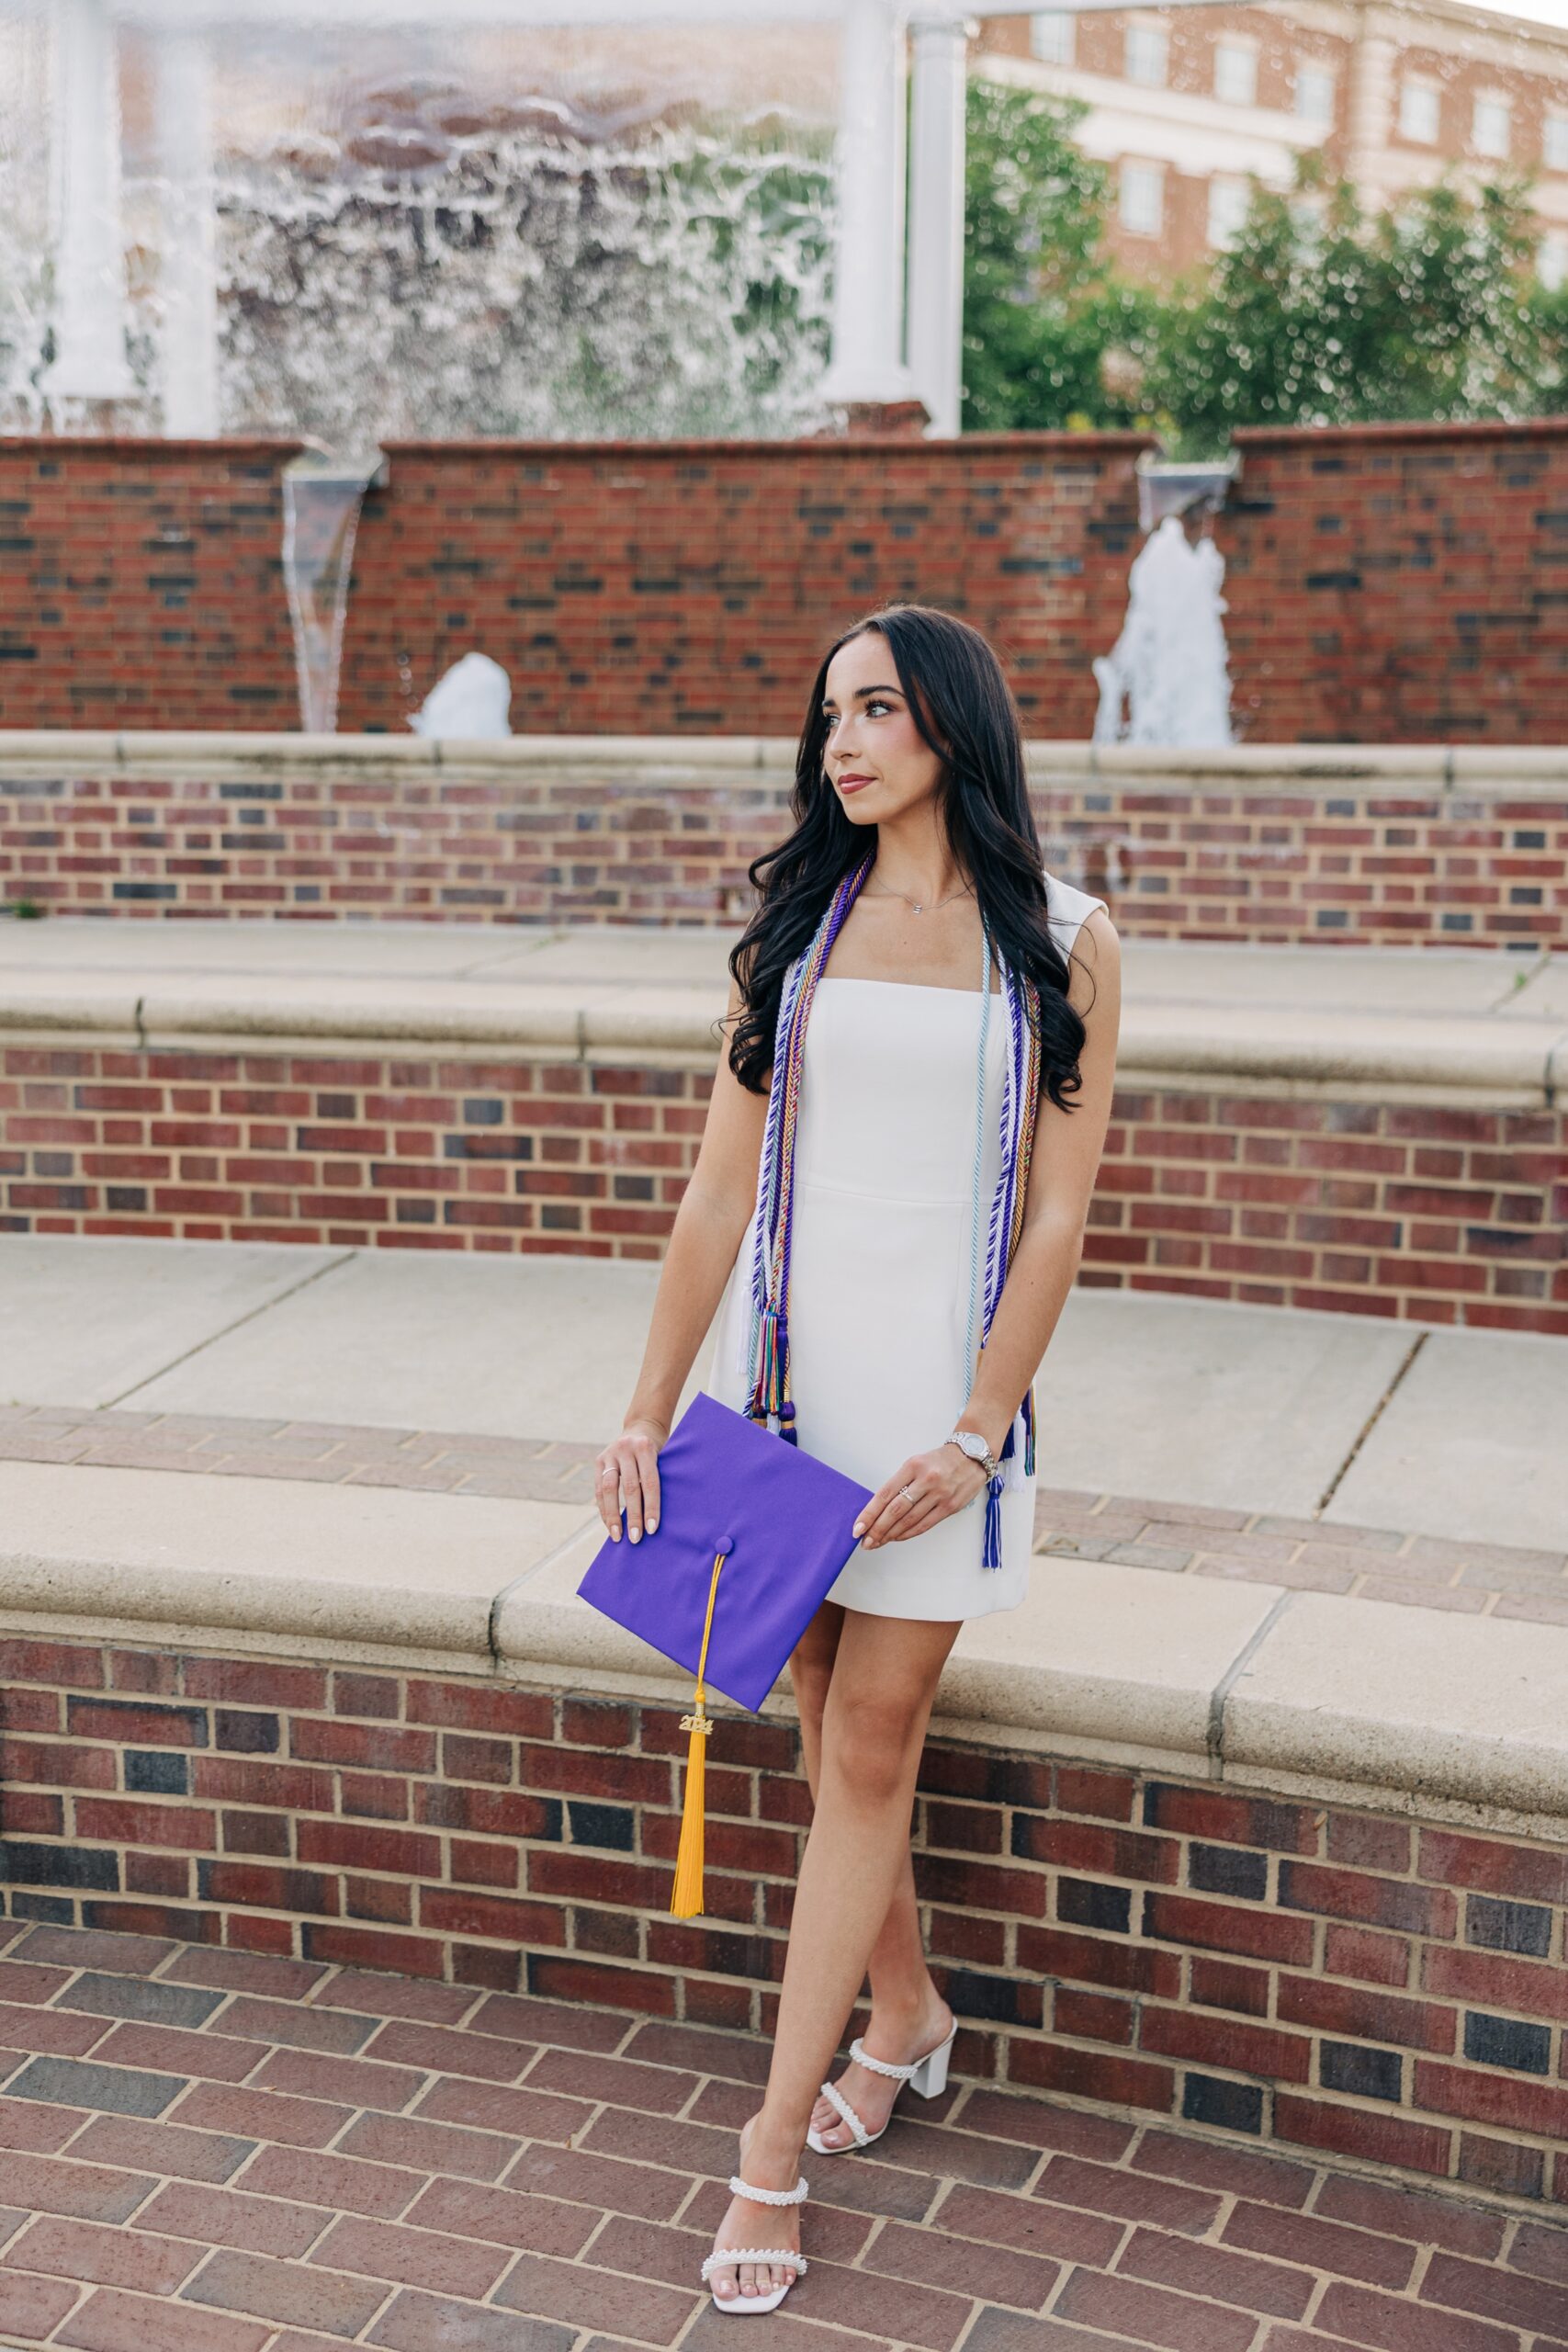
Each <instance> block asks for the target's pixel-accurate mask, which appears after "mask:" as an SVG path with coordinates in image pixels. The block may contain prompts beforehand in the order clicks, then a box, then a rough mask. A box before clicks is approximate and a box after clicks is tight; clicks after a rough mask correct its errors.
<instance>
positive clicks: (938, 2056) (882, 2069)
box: [806, 2018, 958, 2156]
mask: <svg viewBox="0 0 1568 2352" xmlns="http://www.w3.org/2000/svg"><path fill="white" fill-rule="evenodd" d="M957 2031H958V2019H957V2018H953V2023H952V2024H951V2025H950V2026H949V2028H948V2030H947V2038H946V2040H945V2041H939V2042H938V2043H937V2045H936V2048H935V2049H934V2050H928V2051H927V2052H926V2054H925V2056H924V2057H923V2058H912V2059H911V2060H910V2061H909V2064H908V2065H907V2066H895V2065H892V2064H890V2063H889V2062H888V2060H887V2059H886V2058H873V2057H870V2056H869V2055H868V2054H867V2052H866V2049H865V2045H864V2044H863V2041H861V2038H860V2036H859V2034H858V2033H857V2034H856V2036H855V2038H854V2040H853V2041H852V2042H851V2044H850V2056H851V2057H852V2059H853V2060H854V2062H855V2064H857V2065H859V2066H865V2067H867V2068H869V2070H870V2071H871V2073H872V2074H874V2075H892V2077H893V2079H894V2080H895V2082H899V2083H908V2086H909V2088H910V2089H911V2090H913V2091H919V2095H920V2097H921V2098H936V2097H937V2095H938V2093H939V2092H941V2091H944V2090H945V2089H946V2088H947V2062H948V2059H949V2057H950V2055H951V2054H952V2051H953V2039H954V2036H955V2035H956V2034H957ZM822 2096H823V2097H824V2098H826V2099H829V2100H830V2101H831V2103H832V2105H833V2106H834V2107H836V2108H837V2109H838V2110H839V2113H840V2115H841V2116H842V2117H843V2119H844V2121H845V2122H846V2123H847V2124H848V2125H849V2127H850V2130H851V2131H852V2132H853V2133H854V2138H853V2139H852V2140H846V2141H843V2142H841V2143H840V2144H839V2145H837V2146H835V2145H834V2143H833V2142H832V2141H831V2140H824V2139H823V2137H822V2135H821V2133H820V2132H819V2131H818V2130H817V2128H816V2126H815V2125H813V2126H812V2128H811V2129H810V2130H809V2131H807V2135H806V2144H807V2147H808V2148H809V2149H810V2150H811V2151H812V2153H813V2154H815V2155H818V2156H847V2155H848V2154H850V2153H851V2152H852V2149H854V2148H869V2147H870V2146H871V2144H872V2143H873V2141H874V2140H880V2139H881V2137H882V2131H886V2129H887V2123H891V2122H892V2120H893V2116H892V2112H891V2110H889V2113H888V2117H887V2123H885V2124H884V2125H883V2127H882V2131H867V2130H866V2128H865V2125H864V2124H863V2122H862V2121H861V2120H860V2117H859V2116H858V2115H857V2114H856V2113H855V2111H854V2109H853V2108H852V2106H851V2105H850V2103H849V2100H848V2099H847V2098H845V2097H844V2094H843V2092H842V2091H841V2090H840V2088H839V2086H838V2085H837V2083H824V2084H823V2086H822Z"/></svg>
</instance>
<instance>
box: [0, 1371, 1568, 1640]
mask: <svg viewBox="0 0 1568 2352" xmlns="http://www.w3.org/2000/svg"><path fill="white" fill-rule="evenodd" d="M593 1452H594V1449H593V1448H592V1446H589V1445H577V1444H571V1443H568V1442H552V1441H550V1440H547V1439H539V1438H510V1437H483V1436H476V1435H465V1434H463V1433H461V1432H454V1431H442V1430H398V1429H370V1428H362V1427H356V1426H355V1425H352V1424H349V1423H344V1422H336V1421H292V1420H281V1419H249V1418H245V1417H243V1416H240V1415H220V1414H212V1415H200V1414H194V1413H139V1412H131V1411H126V1410H122V1409H118V1408H106V1409H104V1410H101V1411H93V1410H90V1409H83V1410H77V1409H74V1408H71V1407H69V1406H56V1405H39V1406H28V1405H10V1406H6V1405H0V1459H6V1460H10V1461H22V1462H64V1463H77V1464H83V1465H85V1466H91V1465H93V1464H109V1465H112V1466H114V1467H118V1468H128V1469H150V1470H186V1471H198V1472H200V1473H202V1474H203V1475H238V1476H245V1477H268V1478H300V1479H309V1480H311V1481H315V1482H319V1483H322V1484H326V1485H349V1486H370V1487H423V1488H435V1489H437V1490H439V1491H440V1492H442V1493H447V1494H464V1495H491V1496H497V1495H499V1496H512V1497H515V1498H519V1499H522V1500H530V1501H539V1502H587V1501H589V1500H591V1499H592V1474H591V1469H590V1464H592V1458H593ZM1035 1532H1036V1544H1037V1547H1038V1548H1039V1549H1040V1550H1042V1551H1047V1552H1065V1553H1070V1554H1075V1555H1077V1556H1078V1557H1080V1558H1088V1559H1095V1560H1121V1561H1126V1562H1129V1563H1131V1565H1132V1566H1134V1567H1146V1568H1161V1569H1166V1570H1168V1571H1169V1572H1171V1573H1173V1574H1177V1575H1189V1576H1207V1577H1241V1578H1243V1579H1246V1580H1248V1581H1251V1582H1253V1583H1261V1584H1280V1585H1292V1586H1295V1587H1298V1588H1300V1589H1306V1590H1311V1591H1314V1592H1333V1593H1344V1594H1348V1595H1349V1596H1350V1597H1351V1598H1352V1599H1363V1600H1396V1601H1404V1602H1406V1603H1409V1604H1411V1605H1413V1606H1415V1607H1417V1608H1422V1609H1446V1610H1454V1611H1461V1612H1463V1613H1465V1614H1467V1615H1470V1616H1477V1617H1480V1616H1487V1615H1491V1616H1496V1617H1523V1618H1529V1619H1532V1620H1533V1621H1534V1622H1535V1623H1538V1624H1551V1625H1562V1624H1568V1550H1564V1551H1552V1552H1544V1551H1530V1550H1527V1549H1525V1548H1523V1547H1521V1546H1518V1545H1514V1544H1481V1543H1462V1542H1458V1541H1450V1540H1446V1539H1443V1538H1440V1537H1438V1536H1432V1535H1414V1534H1410V1533H1408V1532H1400V1531H1399V1530H1397V1529H1384V1528H1368V1527H1345V1526H1339V1525H1337V1524H1330V1523H1328V1522H1326V1521H1317V1520H1311V1519H1282V1518H1279V1517H1275V1516H1271V1515H1270V1514H1269V1513H1268V1512H1261V1511H1246V1510H1213V1509H1206V1508H1205V1507H1203V1506H1202V1505H1201V1504H1197V1503H1164V1502H1153V1501H1148V1500H1146V1499H1144V1498H1134V1497H1129V1496H1120V1495H1096V1494H1087V1493H1080V1492H1078V1491H1077V1490H1075V1489H1072V1488H1067V1487H1041V1489H1040V1492H1039V1499H1038V1505H1037V1509H1036V1512H1035Z"/></svg>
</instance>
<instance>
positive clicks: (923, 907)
mask: <svg viewBox="0 0 1568 2352" xmlns="http://www.w3.org/2000/svg"><path fill="white" fill-rule="evenodd" d="M974 887H975V886H974V884H973V883H971V882H965V883H964V884H963V885H962V887H961V888H958V889H956V890H950V891H949V892H948V894H947V896H946V898H945V899H932V900H931V904H930V905H929V906H928V905H927V904H926V902H925V900H924V899H911V898H910V896H909V894H908V891H907V890H890V889H881V890H863V892H862V893H861V895H862V897H863V898H867V899H903V901H904V904H905V905H906V906H907V907H912V908H913V909H914V910H915V912H916V913H917V914H918V915H927V914H934V913H935V911H936V910H937V908H938V907H950V906H951V905H952V904H953V900H954V899H967V898H970V897H972V896H973V893H974Z"/></svg>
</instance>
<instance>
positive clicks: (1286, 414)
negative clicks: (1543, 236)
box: [964, 81, 1568, 457]
mask: <svg viewBox="0 0 1568 2352" xmlns="http://www.w3.org/2000/svg"><path fill="white" fill-rule="evenodd" d="M1084 111H1085V109H1084V108H1083V107H1080V106H1079V105H1077V103H1076V102H1074V101H1070V100H1057V99H1054V98H1051V97H1048V96H1042V95H1041V94H1040V93H1038V92H1035V91H1028V90H1019V89H1013V88H1007V87H1003V86H1000V85H994V84H989V83H987V82H985V81H976V82H975V83H974V84H972V85H971V89H970V101H969V184H968V196H967V206H968V214H967V222H966V254H965V284H964V429H965V430H966V431H969V432H978V431H992V432H994V431H1005V430H1010V429H1018V428H1023V427H1033V428H1049V427H1061V426H1079V427H1090V426H1100V427H1111V426H1117V425H1127V424H1139V425H1143V426H1145V427H1147V428H1150V429H1154V430H1156V431H1158V432H1159V434H1160V435H1161V437H1162V439H1163V440H1164V442H1165V444H1166V447H1168V449H1169V450H1170V452H1171V453H1172V454H1173V455H1179V456H1183V457H1204V456H1216V455H1218V454H1219V453H1220V452H1222V451H1223V450H1224V447H1225V444H1226V441H1227V439H1228V437H1229V435H1230V433H1231V432H1232V430H1233V429H1234V428H1235V426H1237V425H1244V424H1360V423H1365V422H1369V421H1371V420H1375V419H1382V420H1385V421H1404V420H1416V419H1424V420H1431V421H1434V422H1458V421H1461V420H1465V419H1472V418H1483V417H1499V418H1509V419H1517V418H1519V417H1526V416H1531V415H1540V414H1544V413H1551V412H1553V411H1555V410H1559V409H1561V407H1562V403H1563V400H1564V397H1565V388H1568V289H1560V290H1558V291H1555V292H1548V291H1547V289H1546V288H1544V287H1543V286H1542V285H1541V284H1540V279H1539V278H1538V277H1536V275H1535V272H1534V268H1533V261H1532V256H1533V250H1534V240H1533V235H1532V232H1531V226H1530V209H1529V201H1528V194H1527V185H1526V184H1525V183H1522V182H1516V183H1513V184H1510V185H1507V186H1498V187H1483V188H1481V189H1480V190H1479V191H1478V193H1477V194H1476V195H1475V196H1474V197H1469V196H1467V195H1465V194H1463V193H1462V192H1461V190H1459V189H1458V188H1456V187H1452V186H1451V185H1450V184H1448V183H1439V184H1438V186H1436V187H1431V188H1428V189H1426V190H1423V191H1422V192H1421V193H1420V194H1419V195H1417V196H1416V197H1413V198H1410V199H1408V200H1407V201H1405V202H1404V203H1402V204H1401V205H1400V206H1399V207H1398V208H1397V209H1391V210H1382V211H1377V212H1371V213H1369V212H1367V211H1365V210H1364V209H1362V207H1361V206H1360V204H1359V201H1358V199H1357V198H1356V195H1355V192H1354V190H1353V189H1352V188H1351V187H1349V186H1348V184H1347V183H1345V182H1343V181H1331V180H1329V179H1327V178H1326V176H1325V175H1324V173H1323V171H1322V169H1321V165H1320V164H1319V163H1318V161H1317V159H1316V158H1310V159H1308V160H1307V162H1306V163H1305V164H1304V166H1303V171H1302V175H1301V179H1300V183H1299V185H1298V187H1296V188H1295V189H1294V190H1292V192H1291V193H1289V194H1282V193H1280V192H1279V191H1277V190H1273V189H1269V188H1265V187H1261V186H1260V185H1258V184H1255V185H1254V188H1253V193H1252V199H1251V204H1250V206H1249V209H1248V211H1247V218H1246V220H1245V222H1244V223H1243V225H1242V228H1241V230H1240V232H1239V233H1238V234H1237V236H1236V238H1235V242H1234V243H1232V245H1231V246H1230V247H1229V249H1228V250H1226V251H1225V252H1223V253H1221V254H1216V255H1215V257H1214V258H1213V261H1212V262H1210V263H1209V264H1208V265H1207V266H1206V267H1205V268H1204V269H1202V270H1201V271H1200V272H1196V273H1194V274H1193V275H1191V276H1190V277H1188V278H1187V279H1185V280H1183V281H1181V282H1179V283H1178V284H1177V285H1176V286H1175V287H1173V288H1170V289H1168V290H1159V289H1156V288H1150V287H1148V286H1145V285H1144V284H1143V283H1141V282H1134V281H1132V280H1130V279H1129V278H1127V277H1125V276H1124V275H1122V273H1120V272H1119V271H1118V270H1117V269H1116V267H1115V266H1114V264H1113V263H1112V261H1111V257H1110V254H1109V252H1108V249H1107V245H1106V242H1105V225H1106V216H1107V208H1108V205H1109V202H1110V187H1109V175H1108V173H1107V172H1106V171H1105V169H1104V167H1103V166H1102V165H1100V164H1095V163H1092V162H1090V161H1089V160H1088V159H1087V158H1086V157H1084V156H1083V155H1082V154H1080V153H1079V152H1078V151H1077V148H1076V147H1075V146H1074V145H1073V141H1072V133H1073V129H1074V126H1075V124H1076V122H1077V119H1079V118H1080V117H1081V115H1082V113H1083V112H1084Z"/></svg>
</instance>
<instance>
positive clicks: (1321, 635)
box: [1215, 417, 1568, 743]
mask: <svg viewBox="0 0 1568 2352" xmlns="http://www.w3.org/2000/svg"><path fill="white" fill-rule="evenodd" d="M1235 440H1236V446H1237V447H1238V448H1239V450H1240V452H1241V458H1242V471H1241V478H1240V480H1239V481H1238V482H1236V483H1235V485H1234V487H1233V489H1232V491H1231V493H1230V497H1229V500H1228V502H1227V504H1226V509H1225V512H1224V514H1223V515H1221V516H1220V517H1219V519H1218V522H1217V524H1216V526H1215V537H1216V538H1217V539H1218V542H1219V545H1220V548H1221V549H1222V550H1223V552H1224V557H1225V560H1226V572H1225V595H1226V597H1227V599H1228V601H1229V605H1230V609H1229V612H1228V613H1227V615H1226V616H1225V632H1226V636H1227V639H1228V640H1229V644H1230V649H1231V676H1232V679H1233V681H1234V683H1235V703H1234V708H1235V721H1236V727H1237V731H1238V732H1239V733H1241V734H1243V735H1249V736H1257V737H1260V738H1269V739H1272V740H1275V741H1285V742H1291V741H1295V742H1307V743H1336V742H1338V743H1345V742H1350V743H1354V742H1365V743H1397V742H1412V743H1432V742H1438V743H1442V742H1461V743H1462V742H1470V741H1475V742H1492V743H1554V742H1555V743H1560V742H1562V741H1568V417H1549V418H1546V419H1543V420H1541V421H1539V422H1536V423H1531V424H1466V425H1450V424H1371V425H1357V426H1352V427H1348V428H1344V429H1340V428H1335V429H1334V430H1332V431H1326V432H1320V433H1311V432H1275V431H1263V430H1260V429H1249V430H1247V431H1244V432H1240V433H1238V434H1237V435H1236V436H1235Z"/></svg>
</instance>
